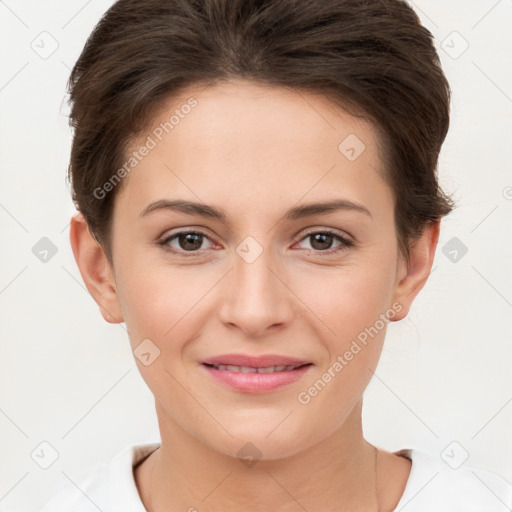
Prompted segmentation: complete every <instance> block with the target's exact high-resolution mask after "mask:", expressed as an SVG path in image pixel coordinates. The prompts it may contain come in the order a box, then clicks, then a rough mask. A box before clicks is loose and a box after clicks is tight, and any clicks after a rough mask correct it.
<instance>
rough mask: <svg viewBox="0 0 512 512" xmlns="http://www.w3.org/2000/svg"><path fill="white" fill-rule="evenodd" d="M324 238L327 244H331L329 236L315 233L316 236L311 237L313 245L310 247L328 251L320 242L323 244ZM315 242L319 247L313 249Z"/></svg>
mask: <svg viewBox="0 0 512 512" xmlns="http://www.w3.org/2000/svg"><path fill="white" fill-rule="evenodd" d="M326 238H327V242H331V241H332V235H329V234H326V233H317V234H315V235H313V241H314V243H312V244H311V245H312V246H313V248H314V249H329V247H325V246H323V247H322V242H323V243H324V244H325V239H326ZM317 241H319V242H320V247H315V243H316V242H317ZM327 245H328V246H330V243H327Z"/></svg>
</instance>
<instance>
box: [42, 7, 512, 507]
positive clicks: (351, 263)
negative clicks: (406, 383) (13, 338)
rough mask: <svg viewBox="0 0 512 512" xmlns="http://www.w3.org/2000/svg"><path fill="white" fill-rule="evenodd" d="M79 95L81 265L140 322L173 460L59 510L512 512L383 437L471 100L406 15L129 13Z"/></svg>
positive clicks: (157, 454) (130, 465) (115, 308)
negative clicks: (373, 411) (454, 124)
mask: <svg viewBox="0 0 512 512" xmlns="http://www.w3.org/2000/svg"><path fill="white" fill-rule="evenodd" d="M69 87H70V93H71V104H72V112H71V122H72V125H73V127H74V128H75V134H74V140H73V147H72V154H71V162H70V169H69V171H70V178H71V181H72V185H73V199H74V201H75V205H76V206H77V209H78V210H79V212H80V213H79V214H77V215H76V216H74V217H73V219H72V223H71V233H70V238H71V244H72V248H73V252H74V256H75V259H76V261H77V264H78V266H79V269H80V272H81V275H82V277H83V279H84V282H85V284H86V286H87V288H88V290H89V291H90V293H91V294H92V296H93V297H94V299H95V301H96V302H97V304H98V306H99V307H100V311H101V313H102V315H103V317H104V318H105V320H106V321H107V322H111V323H119V322H126V326H127V329H128V332H129V338H130V343H131V346H132V349H133V352H134V357H135V360H136V362H137V365H138V367H139V369H140V372H141V374H142V376H143V378H144V380H145V382H146V383H147V385H148V386H149V388H150V390H151V391H152V393H153V394H154V396H155V405H156V412H157V416H158V421H159V428H160V434H161V443H158V444H151V445H136V446H131V447H128V448H127V449H126V450H125V451H123V452H122V453H120V454H119V455H118V456H117V457H115V458H114V459H113V460H112V461H111V462H110V463H109V464H106V465H102V466H99V467H98V468H96V469H95V470H94V471H93V472H91V473H89V474H88V475H87V476H86V477H84V479H83V480H82V481H81V482H80V483H79V485H78V488H77V487H75V486H73V485H70V486H69V488H67V489H64V490H63V491H62V492H61V493H60V494H59V495H57V496H56V497H55V498H54V499H53V500H52V501H51V502H50V503H48V504H47V505H46V507H45V508H44V510H46V511H57V510H80V511H82V510H89V509H91V510H98V509H100V510H102V511H103V512H107V511H112V512H113V511H121V510H122V511H123V512H128V511H143V510H148V511H149V512H161V511H164V510H165V511H175V510H176V511H177V510H189V511H194V510H199V511H218V510H222V511H227V512H229V511H231V510H241V509H243V510H248V511H251V512H252V511H254V512H256V511H268V510H279V511H286V512H287V511H295V510H297V511H298V510H308V511H322V512H334V511H349V510H350V511H352V510H364V511H370V510H371V511H374V510H375V511H380V512H384V511H386V512H387V511H393V510H396V511H398V510H404V511H406V512H407V511H413V510H414V511H416V512H420V511H427V510H428V511H429V512H431V511H432V510H435V511H436V512H455V511H460V510H465V511H470V510H473V511H477V510H478V511H484V510H485V512H492V511H494V510H496V511H498V510H500V511H501V510H503V505H504V503H506V504H507V505H509V504H512V487H511V486H510V485H509V484H508V483H507V482H505V480H503V479H501V477H499V476H498V475H494V474H492V473H489V472H486V471H484V470H479V469H477V468H469V467H462V468H459V469H458V470H457V471H454V470H453V469H452V468H449V467H448V466H447V465H446V463H445V462H444V461H443V460H441V458H439V457H438V456H437V455H434V454H429V453H426V452H421V451H419V450H412V449H403V450H400V451H397V452H393V453H391V452H387V451H385V450H382V449H379V448H377V447H375V446H372V445H371V444H370V443H368V442H367V441H366V440H365V439H364V437H363V433H362V424H361V410H362V397H363V392H364V390H365V389H366V387H367V385H368V383H369V381H370V379H371V377H372V372H373V370H374V369H375V367H376V366H377V363H378V360H379V357H380V354H381V351H382V347H383V343H384V338H385V333H386V327H387V325H388V323H389V322H394V321H399V320H401V319H403V318H405V317H406V316H407V314H408V311H409V308H410V307H411V304H412V302H413V300H414V298H415V297H416V296H417V294H418V293H419V291H420V290H421V288H422V287H423V286H424V285H425V283H426V281H427V279H428V276H429V273H430V270H431V267H432V261H433V258H434V254H435V249H436V244H437V240H438V237H439V229H440V220H441V218H442V217H443V216H445V215H447V214H448V213H449V212H450V211H451V209H452V207H453V203H452V201H451V200H450V198H449V197H448V196H446V195H445V194H444V193H443V191H442V190H441V189H440V187H439V185H438V181H437V176H436V168H437V159H438V155H439V151H440V149H441V145H442V143H443V141H444V139H445V136H446V134H447V130H448V125H449V102H450V90H449V85H448V83H447V81H446V78H445V76H444V74H443V72H442V70H441V68H440V64H439V59H438V56H437V53H436V50H435V47H434V45H433V40H432V35H431V34H430V33H429V32H428V31H427V30H426V29H425V28H424V27H423V26H421V24H420V22H419V19H418V17H417V16H416V14H415V13H414V11H413V10H412V9H411V8H410V7H409V6H408V5H407V4H406V3H405V2H403V1H401V0H365V1H356V0H330V1H321V0H280V1H279V2H276V1H274V2H272V1H270V0H259V1H258V0H144V1H141V0H137V1H135V0H119V1H118V2H116V3H115V4H114V5H113V6H112V7H111V8H110V9H109V11H108V12H107V13H106V14H105V16H104V17H103V18H102V20H101V21H100V23H99V24H98V26H97V27H96V28H95V30H94V32H93V33H92V35H91V37H90V38H89V40H88V41H87V44H86V46H85V48H84V50H83V52H82V54H81V55H80V58H79V59H78V62H77V63H76V65H75V67H74V69H73V71H72V74H71V77H70V82H69ZM475 472H477V473H475ZM434 474H435V475H439V476H438V478H437V479H436V480H433V481H431V480H432V475H434ZM474 474H481V475H484V474H485V477H486V478H487V479H489V478H492V479H493V482H494V487H493V489H494V492H490V490H489V489H487V488H485V487H483V486H480V487H479V486H476V485H475V484H474V482H475V480H474ZM429 479H430V480H429ZM427 483H428V484H429V485H428V486H427V485H426V484H427ZM495 492H499V493H500V496H501V497H502V502H501V503H500V501H499V500H497V499H496V495H495ZM503 500H507V501H503ZM500 507H501V508H500Z"/></svg>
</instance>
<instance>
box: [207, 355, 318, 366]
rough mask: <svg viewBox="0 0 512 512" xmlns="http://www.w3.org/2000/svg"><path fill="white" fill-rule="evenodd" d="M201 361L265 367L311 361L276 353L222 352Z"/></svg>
mask: <svg viewBox="0 0 512 512" xmlns="http://www.w3.org/2000/svg"><path fill="white" fill-rule="evenodd" d="M201 362H202V363H203V364H214V365H215V366H219V365H220V364H224V365H228V364H232V365H235V366H250V367H252V368H265V367H267V366H300V365H303V364H307V363H310V362H311V361H306V360H303V359H297V358H292V357H287V356H280V355H276V354H265V355H261V356H251V355H246V354H224V355H221V356H215V357H209V358H208V359H205V360H204V361H201Z"/></svg>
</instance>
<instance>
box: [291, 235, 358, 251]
mask: <svg viewBox="0 0 512 512" xmlns="http://www.w3.org/2000/svg"><path fill="white" fill-rule="evenodd" d="M307 239H310V240H311V241H310V246H311V248H310V251H312V252H316V253H325V254H332V253H335V252H338V251H344V250H347V249H348V248H349V247H352V246H354V245H355V244H354V242H352V240H349V239H348V238H346V237H345V236H343V235H341V234H338V233H335V232H334V231H311V232H309V233H307V234H306V236H304V237H303V238H302V239H301V242H302V241H303V240H307ZM336 241H338V246H336V247H334V248H333V244H334V243H335V242H336ZM306 249H308V248H306Z"/></svg>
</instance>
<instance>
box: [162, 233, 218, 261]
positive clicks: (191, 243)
mask: <svg viewBox="0 0 512 512" xmlns="http://www.w3.org/2000/svg"><path fill="white" fill-rule="evenodd" d="M205 239H206V240H209V238H208V237H207V236H206V235H205V234H204V233H201V232H196V231H180V232H179V233H175V234H173V235H171V236H168V237H167V238H165V239H164V240H162V241H161V242H159V244H160V245H162V246H163V247H164V249H165V250H168V251H170V252H173V253H175V254H178V255H181V256H198V255H199V254H200V253H202V252H206V251H208V250H209V249H210V248H206V249H205V248H202V246H203V242H204V240H205ZM171 242H174V243H171ZM186 253H189V254H186Z"/></svg>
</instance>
